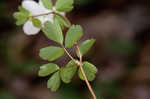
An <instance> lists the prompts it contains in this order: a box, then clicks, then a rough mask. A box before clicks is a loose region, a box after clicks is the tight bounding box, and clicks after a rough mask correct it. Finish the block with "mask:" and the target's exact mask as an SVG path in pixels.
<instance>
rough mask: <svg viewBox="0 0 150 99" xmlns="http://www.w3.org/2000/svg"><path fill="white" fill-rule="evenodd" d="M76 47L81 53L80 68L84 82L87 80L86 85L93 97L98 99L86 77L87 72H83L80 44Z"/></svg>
mask: <svg viewBox="0 0 150 99" xmlns="http://www.w3.org/2000/svg"><path fill="white" fill-rule="evenodd" d="M75 47H76V50H77V52H78V53H79V58H80V65H79V67H80V70H81V73H82V75H83V77H84V80H85V82H86V84H87V86H88V88H89V91H90V92H91V94H92V96H93V99H97V98H96V95H95V93H94V91H93V89H92V87H91V85H90V83H89V81H88V79H87V77H86V75H85V72H84V70H83V67H82V55H81V52H80V49H79V46H78V44H75Z"/></svg>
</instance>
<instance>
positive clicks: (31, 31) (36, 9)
mask: <svg viewBox="0 0 150 99" xmlns="http://www.w3.org/2000/svg"><path fill="white" fill-rule="evenodd" d="M22 7H24V8H25V9H27V10H28V11H29V12H30V14H31V16H36V15H40V14H44V13H50V12H51V10H49V9H46V8H45V7H44V5H43V3H42V0H39V3H37V2H35V1H33V0H24V1H23V2H22ZM52 10H53V11H55V12H57V11H56V9H55V7H53V9H52ZM58 13H60V14H61V15H65V13H61V12H58ZM53 16H54V15H53V14H49V15H44V16H38V17H36V18H38V19H39V20H40V21H41V23H42V24H44V23H45V22H46V21H51V22H53ZM40 30H41V28H37V27H35V26H34V25H33V24H32V21H31V20H28V21H27V22H26V23H25V24H24V26H23V31H24V33H25V34H27V35H35V34H37V33H39V32H40Z"/></svg>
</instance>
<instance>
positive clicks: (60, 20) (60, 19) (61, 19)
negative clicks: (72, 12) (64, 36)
mask: <svg viewBox="0 0 150 99" xmlns="http://www.w3.org/2000/svg"><path fill="white" fill-rule="evenodd" d="M54 20H57V21H58V23H59V25H60V26H61V28H62V29H64V27H69V25H68V24H67V23H66V22H65V20H64V19H63V18H62V17H60V16H58V15H54Z"/></svg>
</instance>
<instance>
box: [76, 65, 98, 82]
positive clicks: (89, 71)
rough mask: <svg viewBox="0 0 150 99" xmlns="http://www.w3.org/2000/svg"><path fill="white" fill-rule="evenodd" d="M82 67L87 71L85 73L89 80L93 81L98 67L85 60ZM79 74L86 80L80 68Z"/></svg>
mask: <svg viewBox="0 0 150 99" xmlns="http://www.w3.org/2000/svg"><path fill="white" fill-rule="evenodd" d="M82 67H83V70H84V72H85V75H86V77H87V79H88V80H89V81H93V80H94V79H95V74H96V72H97V71H98V70H97V68H96V67H95V66H94V65H93V64H91V63H89V62H83V66H82ZM78 75H79V77H80V79H81V80H84V77H83V75H82V73H81V70H80V69H79V71H78Z"/></svg>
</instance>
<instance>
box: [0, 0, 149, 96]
mask: <svg viewBox="0 0 150 99" xmlns="http://www.w3.org/2000/svg"><path fill="white" fill-rule="evenodd" d="M20 4H21V0H0V99H91V95H90V93H89V90H88V88H87V86H86V85H85V83H84V82H83V81H81V80H79V78H78V77H77V76H75V77H74V79H73V81H72V83H70V84H62V85H61V87H60V89H59V90H58V91H57V92H56V93H52V92H51V91H50V90H49V89H47V88H46V80H47V79H48V78H40V77H38V76H37V72H38V70H39V67H40V66H41V65H42V64H43V63H47V62H45V61H43V60H42V59H41V58H40V57H39V55H38V53H39V49H40V48H43V47H46V46H48V45H52V44H53V42H52V41H50V40H49V39H48V38H47V37H45V35H44V34H43V33H39V34H38V35H36V36H27V35H25V34H24V33H23V31H22V27H18V26H16V25H15V20H14V19H13V17H12V15H13V13H14V12H15V11H17V7H18V5H20ZM67 16H68V18H69V19H70V20H71V22H72V23H74V24H80V25H82V27H83V28H84V37H83V38H82V40H86V39H88V38H95V39H96V43H95V45H94V47H93V48H92V49H91V50H90V52H89V53H88V54H87V55H86V56H85V57H84V59H85V60H88V61H90V62H92V63H93V64H95V65H96V66H97V67H98V69H99V72H98V73H97V77H96V80H95V81H93V82H91V84H92V87H93V89H94V91H95V93H96V95H97V97H98V99H150V1H149V0H75V8H74V10H73V11H72V12H71V13H69V14H68V15H67ZM82 40H81V41H82ZM72 54H73V55H74V53H72ZM67 61H68V57H67V56H64V57H63V58H61V59H60V60H57V61H56V62H55V63H58V64H59V65H65V64H66V63H67Z"/></svg>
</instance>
